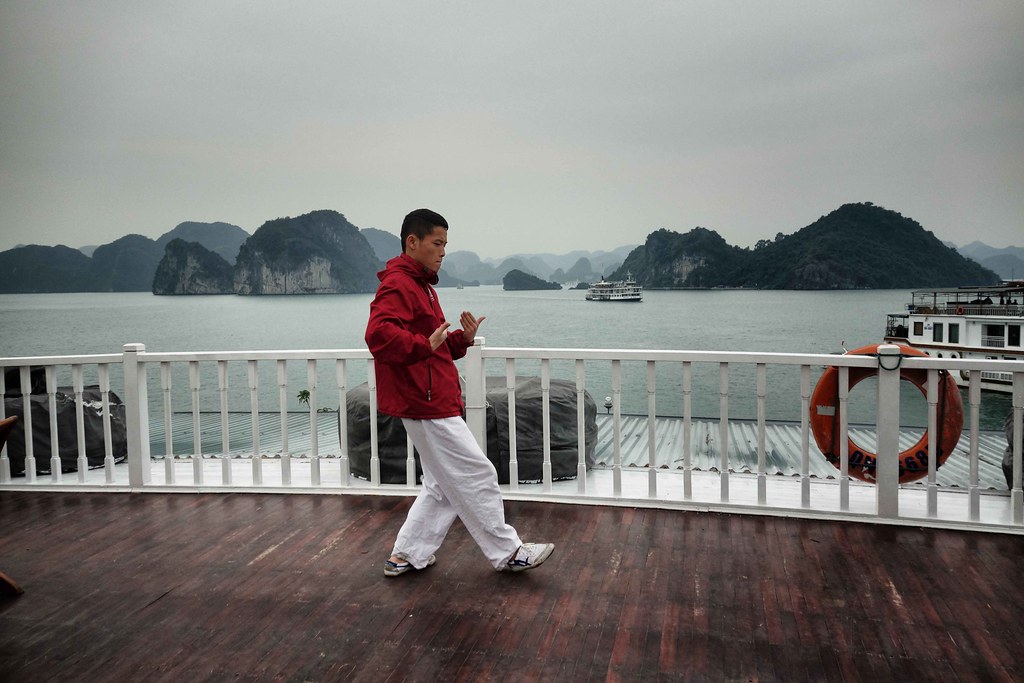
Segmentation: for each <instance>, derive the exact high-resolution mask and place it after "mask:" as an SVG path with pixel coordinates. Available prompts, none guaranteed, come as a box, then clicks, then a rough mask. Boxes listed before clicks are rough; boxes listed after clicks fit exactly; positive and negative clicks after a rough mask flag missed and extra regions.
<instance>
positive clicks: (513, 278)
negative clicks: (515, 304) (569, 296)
mask: <svg viewBox="0 0 1024 683" xmlns="http://www.w3.org/2000/svg"><path fill="white" fill-rule="evenodd" d="M501 284H502V288H503V289H504V290H505V291H506V292H524V291H529V290H538V289H561V288H562V285H560V284H558V283H557V282H548V281H547V280H541V279H540V278H539V277H536V276H535V275H530V274H529V273H524V272H523V271H521V270H510V271H509V272H508V273H506V274H505V277H504V278H503V279H502V283H501Z"/></svg>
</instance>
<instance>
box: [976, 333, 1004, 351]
mask: <svg viewBox="0 0 1024 683" xmlns="http://www.w3.org/2000/svg"><path fill="white" fill-rule="evenodd" d="M981 345H982V346H985V347H988V348H990V349H1002V348H1005V347H1006V338H1005V337H1002V336H998V337H997V336H994V335H985V336H983V337H982V338H981Z"/></svg>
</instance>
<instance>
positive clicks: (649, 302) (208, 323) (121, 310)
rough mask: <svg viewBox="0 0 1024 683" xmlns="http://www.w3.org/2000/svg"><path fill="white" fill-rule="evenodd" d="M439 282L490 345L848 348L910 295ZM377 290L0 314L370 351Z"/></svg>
mask: <svg viewBox="0 0 1024 683" xmlns="http://www.w3.org/2000/svg"><path fill="white" fill-rule="evenodd" d="M438 291H439V296H440V299H441V304H442V307H443V308H444V311H445V314H446V317H447V319H448V320H449V321H450V322H453V323H455V324H456V325H457V323H458V316H459V312H460V311H461V310H470V311H472V312H473V313H474V314H476V315H477V316H487V320H486V321H485V322H484V323H483V325H482V327H481V332H480V334H481V335H482V336H484V337H485V339H486V344H487V346H490V347H543V348H583V349H661V350H666V349H670V350H719V351H723V350H724V351H751V352H789V353H839V352H841V350H842V349H841V343H842V342H845V343H846V347H847V348H848V349H851V350H852V349H855V348H857V347H859V346H864V345H867V344H874V343H879V342H881V341H882V336H883V333H884V330H885V316H886V314H887V313H892V312H897V311H901V310H903V308H904V305H905V303H906V302H907V301H909V294H908V292H906V291H903V290H850V291H828V292H818V291H814V292H807V291H764V290H696V291H695V290H687V291H645V292H644V301H643V302H641V303H610V302H609V303H605V302H588V301H585V300H584V298H583V297H584V292H583V291H569V290H562V291H538V292H505V291H503V290H502V289H501V288H500V287H496V286H492V287H479V288H477V287H469V288H466V289H461V290H458V289H452V288H443V289H440V290H438ZM371 299H372V295H370V294H355V295H334V296H259V297H239V296H205V297H157V296H153V295H151V294H147V293H113V294H107V293H102V294H97V293H86V294H26V295H0V312H2V313H3V316H4V320H5V321H6V323H5V325H4V328H3V331H2V332H0V356H5V357H10V356H42V355H81V354H94V353H117V352H120V350H121V347H122V345H123V344H126V343H134V342H141V343H144V344H145V345H146V350H147V351H151V352H157V351H158V352H176V351H237V350H278V349H281V350H298V349H364V348H365V344H364V342H363V332H364V329H365V325H366V319H367V315H368V310H369V304H370V301H371ZM177 365H182V366H183V367H182V368H179V370H181V371H184V369H185V368H184V364H177ZM210 365H212V364H210ZM240 365H242V364H233V367H232V373H233V374H232V376H231V378H230V385H231V387H232V388H233V390H235V393H236V394H238V397H237V401H238V405H237V406H236V405H235V403H233V404H232V409H233V410H234V409H236V407H237V409H239V410H247V409H248V398H247V395H246V394H245V392H244V388H245V386H246V384H245V379H244V368H242V367H234V366H240ZM272 365H273V364H270V363H266V364H261V386H264V387H266V388H267V389H268V391H269V390H270V389H273V391H270V392H269V393H270V395H269V396H268V398H267V400H266V402H264V401H263V399H261V408H263V409H267V410H274V409H276V405H277V403H276V401H277V394H276V383H275V380H274V378H273V368H272V367H270V366H272ZM303 365H304V364H303V363H295V362H293V363H290V364H289V386H290V387H296V391H297V389H298V388H301V387H302V386H304V384H305V382H306V375H305V368H304V367H300V366H303ZM350 365H351V366H352V368H351V369H350V379H349V385H350V386H354V385H355V384H357V383H359V382H362V381H364V379H365V370H364V369H363V368H362V367H357V366H358V365H360V364H358V363H352V364H350ZM263 366H266V367H263ZM670 366H671V367H670ZM212 370H213V368H212V367H211V368H209V369H208V371H207V374H208V375H209V378H204V383H203V387H204V392H205V394H208V396H206V397H205V398H204V400H205V401H208V402H209V404H210V405H209V407H210V409H212V410H218V409H219V408H218V407H216V406H217V404H216V393H217V392H216V374H215V372H212ZM504 372H505V370H504V366H503V365H502V364H493V365H489V366H488V374H498V375H504ZM517 372H518V373H519V374H538V373H539V364H538V363H533V364H532V365H531V364H530V363H527V362H520V363H517ZM574 372H575V371H574V368H573V366H572V363H557V362H556V363H552V374H553V376H556V377H565V378H568V379H572V378H574V376H575V374H574ZM819 372H820V367H814V368H812V374H811V382H812V386H813V382H814V381H816V379H817V376H818V373H819ZM318 373H319V374H318V383H319V385H320V396H321V405H324V406H330V407H335V406H336V405H337V393H336V392H334V393H333V395H332V391H331V389H332V388H333V384H332V382H333V381H334V368H333V364H331V363H321V364H320V367H319V368H318ZM644 373H645V371H644V368H643V364H642V363H627V364H624V366H623V383H624V386H623V409H624V411H626V412H634V413H646V410H647V397H646V386H645V376H644ZM154 374H158V373H152V372H151V381H152V379H153V375H154ZM264 375H265V376H264ZM729 376H730V399H729V400H730V404H729V412H730V417H733V418H740V419H752V418H754V417H755V416H756V412H755V407H754V406H755V404H754V397H755V390H754V386H755V385H754V370H753V368H752V367H748V366H742V365H734V366H730V370H729ZM680 380H681V370H680V366H679V365H678V364H659V365H658V374H657V382H658V393H657V412H658V413H659V414H676V415H680V414H682V399H681V391H680V388H679V387H680ZM768 382H769V393H768V397H769V400H768V418H769V419H786V420H798V419H799V415H800V394H799V376H798V372H797V371H796V370H793V371H792V372H790V371H789V369H787V368H771V367H770V368H769V371H768ZM156 386H159V385H158V384H157V385H156ZM175 386H177V387H187V378H185V377H184V376H183V377H182V378H180V379H179V378H178V377H176V378H175ZM153 389H154V388H151V393H150V395H151V399H152V398H153V395H154V390H153ZM587 389H588V391H590V393H591V395H592V396H593V397H594V399H595V401H597V403H598V406H599V408H600V406H601V404H602V403H603V399H604V396H606V395H608V394H610V393H611V390H610V370H609V367H608V364H607V363H600V362H588V363H587ZM906 389H907V390H908V391H904V409H903V410H904V414H903V418H902V420H901V421H902V422H903V423H904V424H922V423H923V422H922V421H923V415H924V412H923V411H924V407H925V402H924V399H923V398H921V397H920V394H919V393H918V392H917V391H916V390H915V389H913V387H910V386H907V387H906ZM185 393H187V392H185ZM292 393H295V392H292ZM851 396H852V399H851V400H852V401H853V402H854V405H853V408H852V410H851V416H852V418H853V419H855V420H856V421H861V422H867V421H871V419H872V417H871V415H872V410H873V402H874V400H873V385H872V384H870V383H869V382H868V381H866V382H863V383H862V384H861V385H858V387H857V388H856V389H855V390H854V392H852V394H851ZM965 398H966V396H965ZM243 399H244V401H243ZM235 400H236V399H235V398H233V401H235ZM332 401H333V402H332ZM1009 406H1010V403H1009V399H1008V398H1006V397H1003V396H995V395H991V396H990V395H988V394H986V396H985V399H984V401H983V415H982V422H983V424H982V427H983V428H985V429H999V428H1001V426H1002V419H1003V417H1005V415H1006V412H1007V411H1008V410H1009ZM294 407H295V408H296V409H298V406H297V405H296V406H294ZM177 408H181V409H187V406H185V405H182V406H176V409H177ZM204 409H205V405H204ZM718 412H719V394H718V367H717V364H715V363H710V364H709V363H704V364H698V365H695V366H694V404H693V414H694V415H695V416H708V417H717V415H718Z"/></svg>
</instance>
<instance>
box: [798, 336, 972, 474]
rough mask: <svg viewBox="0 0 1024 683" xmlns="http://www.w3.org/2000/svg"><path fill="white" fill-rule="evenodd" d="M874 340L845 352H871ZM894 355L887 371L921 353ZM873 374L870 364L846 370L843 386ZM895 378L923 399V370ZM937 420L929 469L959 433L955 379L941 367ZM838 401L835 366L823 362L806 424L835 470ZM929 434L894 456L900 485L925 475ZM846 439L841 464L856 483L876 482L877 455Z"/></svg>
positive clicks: (951, 446) (904, 371)
mask: <svg viewBox="0 0 1024 683" xmlns="http://www.w3.org/2000/svg"><path fill="white" fill-rule="evenodd" d="M879 346H880V345H879V344H873V345H870V346H864V347H861V348H859V349H854V350H853V351H850V354H852V355H861V356H867V355H873V356H877V355H878V353H877V351H878V347H879ZM899 347H900V355H899V356H898V360H897V364H896V365H895V366H894V367H891V368H890V367H886V366H881V362H882V361H881V358H879V365H880V366H881V367H882V368H883V369H885V370H889V371H895V370H897V369H899V368H900V366H901V363H902V360H903V358H907V357H913V356H926V357H927V354H926V353H923V352H922V351H918V350H917V349H914V348H911V347H909V346H903V345H902V344H901V345H899ZM877 374H878V370H877V369H876V368H852V367H851V368H850V369H849V371H848V381H847V390H848V391H849V390H852V389H853V387H854V386H855V385H856V384H857V383H858V382H860V381H862V380H864V379H866V378H868V377H873V376H875V375H877ZM900 379H904V380H907V381H909V382H911V383H912V384H914V385H915V386H916V387H917V388H918V389H919V390H920V391H921V393H923V394H924V395H925V396H926V397H927V395H928V388H927V387H928V371H927V370H911V369H907V368H903V369H902V370H900ZM938 389H939V403H938V406H937V409H938V415H937V417H938V420H937V422H938V424H937V429H936V433H935V454H936V455H935V467H936V468H938V467H940V466H941V465H942V464H943V463H944V462H945V461H946V459H947V458H948V457H949V456H950V454H951V453H952V452H953V449H954V448H956V445H957V443H958V442H959V441H960V434H961V432H962V431H963V404H962V401H961V399H960V390H959V389H958V388H957V385H956V381H955V380H954V379H953V377H952V376H951V375H950V374H949V372H948V371H946V370H940V371H939V387H938ZM841 412H842V404H841V403H840V401H839V368H838V367H837V366H834V365H833V366H829V367H828V368H826V370H825V372H823V373H822V375H821V377H820V378H819V379H818V383H817V384H816V385H815V387H814V393H813V394H812V395H811V405H810V422H811V431H812V432H813V434H814V440H815V442H816V443H817V444H818V449H819V450H820V451H821V453H822V455H824V456H825V459H826V460H828V461H829V462H830V463H832V465H834V466H835V467H836V468H837V469H841V466H842V463H841V458H840V455H839V453H840V446H841V441H840V437H841V434H840V418H841ZM931 438H932V436H931V434H930V433H929V432H928V430H925V432H924V434H923V435H922V436H921V438H920V439H919V440H918V441H917V443H915V444H914V445H912V446H911V447H910V448H908V449H906V450H904V451H902V452H901V453H900V454H899V481H900V483H901V484H904V483H908V482H911V481H916V480H918V479H921V478H922V477H925V476H927V475H928V450H929V448H928V447H929V444H930V440H931ZM846 440H847V468H848V472H849V474H850V476H852V477H854V478H856V479H860V480H862V481H867V482H874V481H876V470H877V462H878V455H877V454H875V453H871V452H870V451H868V450H867V449H865V448H863V447H862V446H860V445H859V444H857V443H856V442H855V441H854V440H853V439H852V438H850V436H849V434H847V435H846Z"/></svg>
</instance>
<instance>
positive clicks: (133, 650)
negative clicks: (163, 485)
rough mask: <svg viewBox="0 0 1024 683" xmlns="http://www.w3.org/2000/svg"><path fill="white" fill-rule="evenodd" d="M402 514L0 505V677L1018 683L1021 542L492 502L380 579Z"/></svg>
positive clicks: (305, 507) (164, 503)
mask: <svg viewBox="0 0 1024 683" xmlns="http://www.w3.org/2000/svg"><path fill="white" fill-rule="evenodd" d="M410 502H411V501H410V499H408V498H404V497H385V496H368V497H358V496H341V495H283V494H282V495H273V494H223V495H222V494H203V495H195V494H77V493H34V492H3V493H0V519H2V520H3V521H4V526H3V528H2V529H0V566H2V567H3V568H4V571H6V572H8V573H9V574H10V575H11V576H15V577H17V579H18V582H19V583H20V584H21V586H22V587H23V588H24V589H25V593H24V594H23V595H21V596H18V597H8V598H3V599H0V680H4V681H37V680H50V679H52V680H227V679H234V678H242V679H246V680H353V681H381V680H387V681H406V680H410V681H416V680H461V681H477V680H507V679H510V678H513V677H514V678H516V679H520V680H531V679H534V680H686V681H701V680H704V681H717V680H756V681H797V680H843V681H861V680H864V681H868V680H915V679H916V680H955V679H957V678H959V679H962V680H1020V679H1021V677H1022V674H1024V671H1022V668H1021V666H1020V665H1019V664H1018V657H1017V653H1019V652H1021V650H1022V645H1024V631H1022V630H1021V629H1020V628H1019V623H1020V615H1021V614H1022V613H1024V594H1022V592H1021V591H1020V590H1019V581H1020V578H1021V576H1022V571H1024V570H1022V569H1021V568H1022V567H1024V543H1022V542H1021V538H1020V537H1019V536H1007V535H997V534H973V533H956V532H949V531H937V530H927V529H917V528H901V527H886V526H880V525H867V524H860V525H858V524H842V523H837V522H813V521H800V520H791V519H780V518H764V517H744V516H735V515H720V514H709V513H703V514H701V513H683V512H675V511H665V510H647V509H634V508H619V507H595V506H576V505H555V504H545V503H518V502H517V503H511V502H510V503H508V504H507V510H508V518H509V520H510V521H511V522H512V523H514V524H515V525H516V526H517V528H518V529H519V530H520V533H521V535H522V536H524V538H527V539H528V540H529V539H534V540H546V539H551V540H553V541H555V542H556V543H557V544H558V549H557V550H556V553H555V555H554V556H553V557H552V558H551V559H550V560H549V561H548V563H547V564H546V565H545V566H544V567H542V568H540V569H538V570H536V571H533V572H527V573H524V574H515V575H513V574H509V573H499V572H495V571H494V570H493V569H492V568H491V567H490V566H489V564H488V563H487V561H486V560H485V559H484V558H483V556H482V554H481V553H480V551H479V549H478V548H477V547H476V545H475V543H474V542H473V541H472V539H471V538H470V537H469V535H468V533H466V530H465V529H464V528H463V527H462V526H461V524H458V523H456V524H455V525H454V526H453V528H452V530H451V533H450V534H449V537H448V539H447V540H446V542H445V544H444V546H443V547H442V548H441V550H440V552H439V553H438V562H437V564H436V565H435V566H434V567H431V568H430V569H427V570H424V571H421V572H412V573H410V574H407V575H405V576H402V577H399V578H398V579H384V578H383V576H382V574H381V564H382V562H383V560H384V558H385V557H386V556H387V554H388V552H389V551H390V547H391V543H392V542H393V540H394V535H395V533H396V532H397V530H398V527H399V526H400V525H401V523H402V521H403V519H404V516H405V513H406V512H407V510H408V506H409V504H410Z"/></svg>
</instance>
